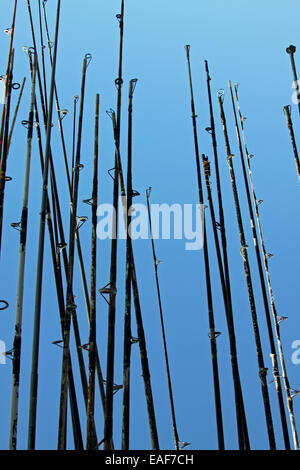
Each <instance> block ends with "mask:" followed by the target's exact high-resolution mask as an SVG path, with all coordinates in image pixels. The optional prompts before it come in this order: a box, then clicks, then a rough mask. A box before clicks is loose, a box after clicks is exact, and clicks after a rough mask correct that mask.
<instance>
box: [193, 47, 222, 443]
mask: <svg viewBox="0 0 300 470" xmlns="http://www.w3.org/2000/svg"><path fill="white" fill-rule="evenodd" d="M185 51H186V58H187V64H188V76H189V85H190V95H191V111H192V123H193V134H194V145H195V156H196V169H197V182H198V193H199V202H200V207H201V218H202V231H203V253H204V265H205V277H206V290H207V304H208V320H209V330H210V331H209V338H210V346H211V357H212V368H213V380H214V391H215V407H216V419H217V432H218V444H219V450H224V448H225V442H224V430H223V418H222V405H221V393H220V379H219V369H218V354H217V342H216V339H217V337H218V335H217V333H216V331H215V321H214V311H213V298H212V289H211V280H210V266H209V254H208V245H207V235H206V221H205V212H204V211H205V209H204V208H203V206H204V197H203V190H202V182H201V171H200V157H199V144H198V135H197V123H196V113H195V103H194V93H193V84H192V73H191V63H190V46H189V45H186V46H185Z"/></svg>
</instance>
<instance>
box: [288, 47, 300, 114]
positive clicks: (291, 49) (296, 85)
mask: <svg viewBox="0 0 300 470" xmlns="http://www.w3.org/2000/svg"><path fill="white" fill-rule="evenodd" d="M286 52H287V53H288V55H289V56H290V59H291V66H292V71H293V77H294V83H293V88H295V89H296V95H297V103H298V109H299V114H300V91H299V81H298V77H297V72H296V65H295V59H294V54H295V52H296V47H295V46H293V45H290V46H289V47H287V48H286Z"/></svg>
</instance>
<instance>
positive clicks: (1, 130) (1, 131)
mask: <svg viewBox="0 0 300 470" xmlns="http://www.w3.org/2000/svg"><path fill="white" fill-rule="evenodd" d="M17 6H18V0H15V3H14V10H13V19H12V26H11V28H10V29H9V30H8V32H9V35H10V43H9V51H8V61H7V68H6V74H5V87H4V99H3V105H2V118H1V128H0V158H1V159H2V144H3V135H4V126H5V119H6V112H7V94H8V91H9V87H8V80H9V69H10V64H11V61H12V55H13V43H14V36H15V24H16V14H17ZM0 178H1V175H0ZM0 182H1V179H0ZM1 232H2V230H1ZM0 235H1V234H0Z"/></svg>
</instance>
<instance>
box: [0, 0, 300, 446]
mask: <svg viewBox="0 0 300 470" xmlns="http://www.w3.org/2000/svg"><path fill="white" fill-rule="evenodd" d="M31 3H32V8H33V12H34V17H35V20H36V26H37V25H38V23H37V20H38V16H37V8H36V7H37V2H36V1H32V2H31ZM62 3H63V5H62V11H61V26H60V35H59V54H58V63H57V87H58V93H59V97H60V102H61V107H62V108H68V109H69V110H70V113H71V111H72V107H73V97H74V95H76V94H79V92H80V77H81V69H82V60H83V57H84V55H85V54H86V53H87V52H89V53H91V54H92V56H93V60H92V62H91V64H90V66H89V68H88V74H87V94H86V101H85V115H84V134H83V146H82V163H84V165H85V169H84V170H83V171H82V172H81V174H80V198H79V199H80V201H81V200H82V199H87V198H88V197H90V195H91V181H92V179H91V178H92V158H93V125H94V124H93V116H94V103H95V94H96V93H100V106H101V114H100V170H99V190H100V193H99V199H100V202H111V198H112V180H111V178H110V177H109V176H108V175H107V172H106V171H107V169H109V168H111V167H112V166H113V159H114V143H113V139H112V126H111V121H110V119H109V118H108V116H107V115H106V112H105V111H106V110H107V109H109V108H115V107H116V89H115V86H114V80H115V78H116V77H117V74H118V47H119V27H118V23H117V20H116V19H115V15H116V14H117V13H119V12H120V3H121V2H120V0H111V1H110V2H104V1H103V2H102V1H96V0H86V2H84V3H82V2H74V1H72V0H64V1H63V2H62ZM12 5H13V2H12V1H11V0H10V1H8V0H3V1H2V8H1V28H0V29H1V31H3V29H4V28H7V27H10V25H11V18H12ZM298 7H299V5H298V2H297V1H296V0H287V1H286V2H280V1H278V0H276V1H270V0H265V1H264V2H258V1H257V0H254V1H253V0H252V1H247V0H246V1H243V2H240V1H237V0H232V1H230V2H224V1H221V0H215V1H211V2H199V1H196V0H190V1H187V2H181V1H178V0H174V1H172V2H168V1H164V2H161V1H159V0H152V1H151V2H141V1H138V0H127V1H125V30H124V77H123V78H124V87H123V112H122V129H121V133H122V141H121V155H122V159H123V161H124V168H126V151H127V137H126V135H127V95H128V82H129V80H130V79H131V78H135V77H137V78H138V79H139V82H138V84H137V88H136V91H135V95H134V128H133V132H134V146H133V161H134V168H133V178H134V188H135V189H136V190H138V191H140V193H141V197H140V198H139V201H138V202H141V203H143V202H144V203H145V195H144V192H145V189H146V188H147V187H148V186H149V185H150V186H152V188H153V192H152V198H151V200H152V202H156V203H163V202H166V203H175V202H177V203H197V202H198V200H197V180H196V171H195V170H196V168H195V157H194V143H193V134H192V122H191V112H190V97H189V88H188V75H187V64H186V55H185V50H184V45H185V44H190V45H191V64H192V73H193V83H194V93H195V104H196V113H197V114H198V116H199V117H198V121H197V122H198V131H199V143H200V151H201V153H206V154H207V155H209V157H210V158H212V148H211V140H210V136H209V135H208V134H207V133H206V132H205V130H204V129H205V127H207V126H208V125H209V112H208V102H207V91H206V79H205V71H204V60H205V59H207V60H208V63H209V67H210V74H211V77H212V82H211V85H212V94H213V99H214V110H215V121H216V130H217V138H218V148H219V158H220V171H221V177H222V182H223V197H224V205H225V219H226V227H227V232H228V249H229V255H230V273H231V279H232V291H233V306H234V317H235V324H236V334H237V344H238V351H239V358H240V359H239V364H240V373H241V382H242V387H243V391H244V398H245V407H246V413H247V418H248V426H249V434H250V441H251V446H252V448H254V449H268V440H267V432H266V426H265V420H264V411H263V403H262V398H261V391H260V382H259V378H258V374H257V361H256V353H255V344H254V337H253V331H252V324H251V317H250V309H249V302H248V296H247V289H246V284H245V279H244V274H243V264H242V259H241V256H240V245H239V237H238V231H237V224H236V216H235V212H234V206H233V197H232V190H231V185H230V179H229V171H228V167H227V163H226V152H225V148H224V139H223V134H222V128H221V125H220V119H219V111H218V105H217V102H216V92H217V90H218V89H220V88H224V89H225V93H226V96H225V102H224V106H225V112H226V113H227V123H228V127H229V132H230V139H231V146H232V151H233V153H235V154H236V156H237V158H236V159H235V160H234V165H235V170H236V174H237V178H238V187H239V190H240V197H241V205H242V209H243V214H244V226H245V231H246V239H247V241H248V244H249V257H250V262H251V267H252V272H253V282H254V288H255V292H256V293H257V295H256V302H257V311H258V316H259V324H260V327H261V335H262V341H263V348H264V353H265V364H266V366H267V367H269V368H270V370H269V374H268V380H269V381H271V379H272V374H271V361H270V357H269V345H268V338H267V336H266V324H265V320H264V311H263V305H262V299H261V295H260V291H259V284H258V275H257V271H256V265H255V254H254V248H253V244H252V241H251V239H252V235H251V230H250V223H249V219H248V213H247V207H246V204H245V197H244V190H243V185H242V180H241V176H242V174H241V167H240V162H239V156H238V148H237V144H236V138H235V130H234V126H233V124H234V122H233V116H232V112H231V102H230V99H229V90H228V80H229V79H230V80H232V83H235V82H239V83H240V88H239V97H240V104H241V107H242V112H243V114H244V115H245V116H247V121H246V124H245V125H246V138H247V144H248V149H249V152H250V153H253V154H255V160H252V162H253V163H252V169H253V175H254V181H255V188H256V194H257V196H258V198H259V199H263V200H264V203H263V206H261V210H260V214H261V219H262V224H263V231H264V236H265V244H266V247H267V250H268V251H270V252H272V253H274V255H275V256H274V258H273V259H272V260H271V261H270V270H271V277H272V284H273V290H274V293H275V300H276V305H277V310H278V313H279V314H281V315H285V316H288V321H286V322H284V323H283V324H282V326H281V334H282V341H283V346H284V351H285V354H286V363H287V369H288V374H289V379H290V384H291V386H292V387H294V388H300V387H299V367H300V366H299V365H298V366H296V365H294V364H293V363H292V362H291V355H292V352H293V350H292V348H291V344H292V342H293V341H294V340H297V339H300V332H299V311H298V305H299V252H298V250H297V247H298V240H299V237H298V233H299V229H300V218H299V214H298V207H299V187H298V185H299V183H298V179H297V175H296V170H295V164H294V160H293V155H292V149H291V145H290V141H289V134H288V130H287V126H286V122H285V118H284V115H283V110H282V108H283V106H284V105H287V104H292V103H291V96H292V72H291V68H290V61H289V57H288V55H287V54H286V52H285V49H286V47H287V46H289V45H290V44H294V45H296V46H298V43H299V41H298V39H299V22H298V19H297V18H298V15H297V13H298ZM46 8H47V13H48V21H49V26H50V31H51V34H52V39H53V36H54V31H53V28H54V21H55V13H56V1H54V0H51V1H48V2H47V6H46ZM36 33H38V30H37V31H36ZM24 45H26V46H31V45H32V40H31V33H30V28H29V18H28V13H27V2H21V1H19V6H18V11H17V19H16V36H15V49H16V53H15V70H14V80H15V81H18V82H21V81H22V79H23V77H24V76H26V77H27V83H26V88H25V92H24V97H23V100H22V105H21V108H20V112H19V116H18V121H17V125H16V129H15V135H14V139H13V144H12V147H11V151H10V156H9V161H8V170H7V174H8V175H11V176H12V177H13V181H12V182H10V183H9V184H7V187H6V193H5V210H4V231H3V248H2V253H1V269H0V276H1V294H0V297H1V298H5V299H6V300H7V301H8V302H9V304H10V306H9V309H8V310H5V311H3V312H1V316H0V331H1V333H0V338H1V339H2V340H3V341H5V343H6V344H7V348H8V349H10V348H11V346H12V342H13V331H14V322H15V302H16V284H17V267H18V247H19V236H18V232H16V231H14V230H13V229H12V228H11V227H10V223H11V222H14V221H18V220H20V214H21V203H22V194H23V178H24V176H23V175H24V166H25V155H26V153H25V152H26V130H25V129H24V128H23V127H22V126H21V120H23V119H27V116H28V108H29V98H30V83H29V81H30V77H29V72H28V63H27V57H26V55H25V54H24V52H23V51H22V46H24ZM8 46H9V38H8V37H7V35H5V34H4V33H3V32H2V33H1V35H0V62H1V64H2V72H1V73H3V74H4V73H5V69H6V64H7V53H8ZM298 54H299V52H298V50H297V52H296V64H298V63H299V60H298V57H299V56H298ZM46 57H47V56H46ZM47 70H48V71H49V61H48V58H47ZM49 76H50V75H49ZM14 93H15V95H14V97H13V104H14V103H15V102H16V97H17V93H16V92H14ZM71 116H72V115H71V114H70V115H69V116H67V117H66V118H65V120H64V121H63V124H64V130H65V136H66V142H67V146H68V151H69V155H71V153H70V151H71V148H72V117H71ZM292 117H293V119H294V125H295V133H296V137H297V136H298V134H299V133H298V127H299V122H298V119H299V117H298V111H297V108H296V106H295V105H292ZM54 122H55V126H54V128H53V139H52V145H53V150H54V158H55V165H56V170H57V176H58V180H59V184H60V190H59V191H60V197H61V202H62V206H63V210H64V220H65V231H66V233H67V229H68V220H69V216H68V207H69V205H68V194H67V190H66V180H65V173H64V167H63V162H62V151H61V145H60V140H59V135H58V126H57V123H56V121H54ZM211 181H212V185H213V194H214V196H215V195H216V190H215V174H214V169H213V168H212V178H211ZM40 198H41V173H40V167H39V155H38V148H37V143H36V138H35V139H34V143H33V155H32V173H31V184H30V201H29V224H30V225H29V232H28V247H27V258H26V283H25V296H24V313H23V346H22V373H21V388H20V417H19V433H18V448H19V449H26V445H27V426H28V404H29V381H30V368H31V345H32V330H33V311H34V292H35V269H36V262H37V259H36V258H37V238H38V224H39V210H40ZM78 214H79V215H88V216H90V214H89V207H87V206H85V205H84V204H81V202H80V204H79V207H78ZM90 229H91V226H90V222H89V223H88V224H85V226H84V227H83V228H82V229H81V230H82V231H81V237H82V245H83V249H84V254H85V266H86V270H87V275H88V276H89V269H90ZM208 236H209V249H210V252H211V271H212V280H213V294H214V310H215V322H216V329H217V330H218V331H222V332H223V335H222V336H221V337H220V338H219V339H218V354H219V368H220V380H221V390H222V405H223V416H224V430H225V444H226V448H227V449H236V448H237V435H236V426H235V417H234V396H233V387H232V376H231V366H230V357H229V343H228V338H227V328H226V323H225V314H224V308H223V304H222V296H221V290H220V284H219V277H218V269H217V264H216V257H215V254H214V245H213V238H212V231H211V227H210V223H209V224H208ZM119 246H120V249H119V259H118V269H119V271H118V279H119V283H118V298H117V322H116V339H117V341H116V368H115V382H116V383H118V384H119V383H121V382H122V349H123V340H122V332H123V320H122V319H123V313H124V302H123V298H124V285H125V280H124V265H125V256H124V255H125V243H124V241H121V242H120V245H119ZM156 251H157V257H158V258H159V259H162V260H163V263H162V264H161V265H160V267H159V276H160V282H161V294H162V302H163V309H164V314H165V326H166V332H167V342H168V349H169V359H170V366H171V375H172V382H173V387H174V399H175V406H176V417H177V424H178V430H179V437H180V439H181V440H185V441H188V442H190V443H191V446H190V447H189V448H190V449H216V448H217V433H216V422H215V411H214V399H213V383H212V370H211V359H210V345H209V339H208V336H207V334H208V316H207V302H206V290H205V277H204V260H203V252H202V251H199V252H192V251H191V252H188V251H186V250H185V249H184V241H183V240H182V241H180V240H175V241H174V240H173V241H172V240H170V241H167V240H158V241H157V242H156ZM134 252H135V256H136V269H137V275H138V282H139V288H140V295H141V305H142V312H143V318H144V324H145V331H146V340H147V345H148V353H149V361H150V370H151V377H152V386H153V395H154V401H155V409H156V417H157V425H158V433H159V439H160V445H161V448H162V449H172V448H173V440H172V423H171V415H170V407H169V401H168V392H167V382H166V375H165V367H164V361H163V349H162V339H161V331H160V323H159V312H158V305H157V298H156V292H155V279H154V273H153V264H152V254H151V244H150V241H149V240H145V241H137V242H136V243H134ZM45 253H46V258H45V269H44V284H43V304H42V319H41V347H40V367H39V394H38V414H37V441H36V445H37V449H55V448H56V445H57V425H58V404H59V387H60V371H61V358H62V355H61V352H62V350H61V349H59V348H56V347H55V346H53V345H52V344H51V343H52V341H55V340H57V339H60V337H61V333H60V323H59V317H58V309H57V301H56V293H55V285H54V279H53V269H52V264H51V260H50V257H49V242H48V234H47V236H46V245H45ZM109 260H110V242H109V241H104V242H98V273H97V276H98V278H97V286H98V287H99V288H100V287H102V286H103V285H105V284H107V282H108V279H109ZM74 293H75V294H76V296H77V297H76V303H77V305H78V307H79V308H78V317H79V322H80V331H81V336H82V343H86V342H87V341H88V325H87V319H86V312H85V307H84V299H83V294H82V288H81V280H80V273H79V268H78V264H76V274H75V279H74ZM133 333H135V323H134V324H133ZM106 334H107V305H106V303H105V302H104V300H103V299H102V298H101V297H100V296H99V297H98V299H97V337H98V345H99V352H100V358H101V364H102V367H103V371H104V373H105V370H106V369H105V359H106ZM134 336H136V335H135V334H134ZM72 352H73V353H75V351H74V344H73V339H72ZM86 359H87V358H86ZM73 362H74V364H75V365H76V366H77V362H76V357H75V354H74V360H73ZM11 375H12V370H11V363H10V361H9V360H7V364H6V365H0V377H1V400H0V415H1V428H0V448H1V449H7V448H8V437H9V417H10V394H11ZM75 376H76V381H77V384H78V386H77V390H78V396H79V402H80V408H81V417H82V428H83V431H84V434H85V418H84V408H83V398H82V394H81V390H80V386H79V375H78V371H77V367H76V368H75ZM269 391H270V398H271V403H272V411H273V419H274V425H275V430H276V441H277V445H278V448H280V449H281V448H283V440H282V432H281V428H280V418H279V412H278V404H277V399H276V397H275V387H274V384H273V385H270V387H269ZM298 400H299V398H297V397H296V398H295V399H294V406H295V414H296V419H298V421H299V419H300V415H299V413H300V409H299V406H300V405H299V401H298ZM131 404H132V405H131V429H132V431H131V445H130V446H131V448H132V449H150V448H151V443H150V436H149V431H148V424H147V413H146V406H145V398H144V392H143V381H142V377H141V368H140V359H139V352H138V346H135V347H133V350H132V401H131ZM114 406H115V408H114V409H115V421H114V440H115V445H116V448H119V447H120V439H121V409H122V394H121V392H118V394H116V395H115V399H114ZM69 423H70V424H69V437H68V446H69V448H73V439H72V432H71V421H69ZM96 423H97V431H98V436H99V441H100V440H101V439H102V437H103V416H102V409H101V406H100V403H99V397H98V395H97V407H96Z"/></svg>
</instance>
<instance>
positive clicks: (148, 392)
mask: <svg viewBox="0 0 300 470" xmlns="http://www.w3.org/2000/svg"><path fill="white" fill-rule="evenodd" d="M134 81H137V79H133V82H134ZM114 115H115V113H114V112H112V113H111V117H112V121H113V126H114V136H116V119H115V117H114ZM115 147H116V152H117V153H118V160H119V172H118V174H119V180H120V189H121V195H122V197H121V202H122V208H123V219H124V225H125V226H126V223H127V210H128V207H127V201H126V191H125V184H124V178H123V170H122V162H121V157H120V150H119V148H118V145H117V141H116V140H115ZM138 195H139V193H138V192H137V191H134V190H132V197H134V196H138ZM131 255H132V260H131V264H132V273H131V275H132V278H131V281H132V293H133V302H134V309H135V317H136V325H137V334H138V338H137V339H138V344H139V348H140V358H141V367H142V371H143V374H142V376H143V380H144V388H145V397H146V404H147V412H148V421H149V428H150V435H151V442H152V449H153V450H159V441H158V433H157V426H156V418H155V410H154V402H153V394H152V386H151V376H150V369H149V362H148V353H147V345H146V338H145V331H144V325H143V317H142V311H141V304H140V297H139V290H138V284H137V276H136V270H135V262H134V254H133V250H132V248H131Z"/></svg>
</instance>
